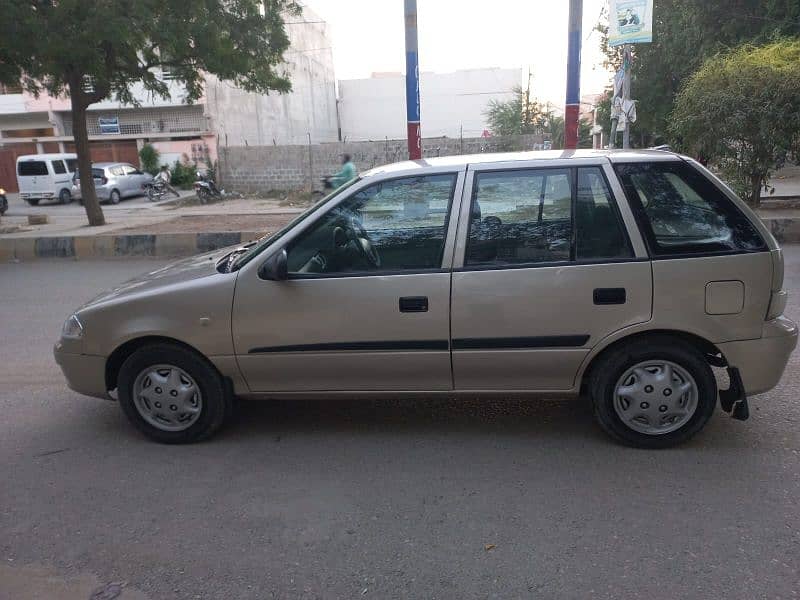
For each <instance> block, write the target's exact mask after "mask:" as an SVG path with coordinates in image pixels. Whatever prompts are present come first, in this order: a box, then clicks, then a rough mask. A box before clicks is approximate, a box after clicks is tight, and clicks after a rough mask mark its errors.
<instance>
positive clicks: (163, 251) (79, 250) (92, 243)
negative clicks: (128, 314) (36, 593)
mask: <svg viewBox="0 0 800 600" xmlns="http://www.w3.org/2000/svg"><path fill="white" fill-rule="evenodd" d="M763 221H764V224H765V225H766V226H767V228H768V229H769V230H770V232H772V235H774V236H775V239H777V240H778V242H779V243H781V244H797V243H800V219H791V218H774V219H772V218H769V217H767V218H764V219H763ZM262 235H264V232H259V231H219V232H203V233H156V234H147V233H139V234H124V235H123V234H120V235H113V234H112V235H86V236H52V237H16V238H0V261H2V262H8V261H10V260H20V261H28V260H34V259H38V258H71V259H74V260H85V259H91V258H126V257H152V258H181V257H184V256H192V255H193V254H200V253H202V252H209V251H211V250H217V249H218V248H224V247H226V246H233V245H234V244H241V243H242V242H248V241H250V240H255V239H258V238H259V237H261V236H262Z"/></svg>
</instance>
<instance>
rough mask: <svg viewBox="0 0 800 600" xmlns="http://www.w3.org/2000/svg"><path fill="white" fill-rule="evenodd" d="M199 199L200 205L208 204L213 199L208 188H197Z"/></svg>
mask: <svg viewBox="0 0 800 600" xmlns="http://www.w3.org/2000/svg"><path fill="white" fill-rule="evenodd" d="M197 199H198V200H200V204H206V203H207V202H208V201H209V200H210V199H211V194H210V193H209V191H208V190H207V189H206V188H203V187H201V188H197Z"/></svg>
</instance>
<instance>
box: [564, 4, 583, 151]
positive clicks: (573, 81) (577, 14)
mask: <svg viewBox="0 0 800 600" xmlns="http://www.w3.org/2000/svg"><path fill="white" fill-rule="evenodd" d="M582 21H583V0H569V29H568V31H567V35H568V44H569V45H568V52H567V101H566V106H565V107H564V149H565V150H575V149H576V148H577V147H578V116H579V114H580V102H581V27H582Z"/></svg>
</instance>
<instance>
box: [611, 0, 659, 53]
mask: <svg viewBox="0 0 800 600" xmlns="http://www.w3.org/2000/svg"><path fill="white" fill-rule="evenodd" d="M608 4H609V7H608V8H609V10H608V45H609V46H621V45H623V44H642V43H646V42H652V41H653V0H609V3H608Z"/></svg>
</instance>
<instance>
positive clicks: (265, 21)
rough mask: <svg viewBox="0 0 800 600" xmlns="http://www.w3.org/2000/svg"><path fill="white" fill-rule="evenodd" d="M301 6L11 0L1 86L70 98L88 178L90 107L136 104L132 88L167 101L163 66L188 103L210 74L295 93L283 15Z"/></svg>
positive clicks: (266, 1) (250, 0) (287, 1)
mask: <svg viewBox="0 0 800 600" xmlns="http://www.w3.org/2000/svg"><path fill="white" fill-rule="evenodd" d="M299 10H300V9H299V7H298V5H297V4H296V3H295V2H294V0H202V1H200V2H193V3H189V4H187V3H186V2H184V1H183V0H136V1H131V0H90V1H89V0H13V1H9V0H6V1H4V2H0V57H2V59H0V81H1V82H5V83H18V82H22V85H23V87H24V88H25V89H26V90H28V91H29V92H31V93H33V94H39V93H40V92H41V91H43V90H46V91H47V92H48V93H50V94H52V95H54V96H58V95H61V94H68V95H69V96H70V99H71V103H72V111H73V128H74V135H75V145H76V147H77V151H78V160H79V169H80V170H81V171H84V172H85V171H86V170H88V168H89V164H90V158H89V145H88V136H87V134H86V121H85V118H86V108H87V107H88V106H89V105H91V104H94V103H96V102H99V101H101V100H103V99H105V98H109V97H113V98H115V99H117V100H119V101H120V102H122V103H124V104H134V103H135V97H134V93H133V89H134V88H133V86H134V84H141V86H142V87H143V88H144V90H145V91H146V92H148V93H150V94H151V95H154V96H159V97H163V98H167V97H169V86H168V84H167V83H166V82H165V81H164V80H163V78H161V77H159V75H160V69H161V68H167V69H169V71H170V74H171V77H172V78H173V79H174V80H176V81H178V82H180V83H182V84H183V86H184V87H185V90H186V95H185V98H184V100H185V101H187V102H192V101H194V100H197V99H198V98H199V97H201V95H202V93H203V81H204V75H205V74H206V73H211V74H214V75H216V76H217V77H218V78H220V79H222V80H226V81H231V82H233V83H234V84H235V85H237V86H239V87H241V88H243V89H245V90H248V91H257V92H267V91H269V90H276V91H278V92H287V91H289V90H290V88H291V84H290V82H289V79H288V77H287V75H286V73H285V70H284V67H283V64H284V63H283V53H284V52H285V51H286V49H287V48H288V47H289V38H288V36H287V35H286V31H285V30H284V25H283V18H284V15H286V14H288V13H296V12H298V11H299ZM81 183H82V190H81V191H82V194H83V198H84V204H85V205H86V211H87V214H88V216H89V222H90V224H92V225H98V224H102V223H103V221H104V219H103V213H102V211H101V210H100V207H99V205H98V203H97V199H96V196H95V193H94V183H93V181H92V179H91V178H83V179H82V182H81ZM87 196H88V197H87Z"/></svg>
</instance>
